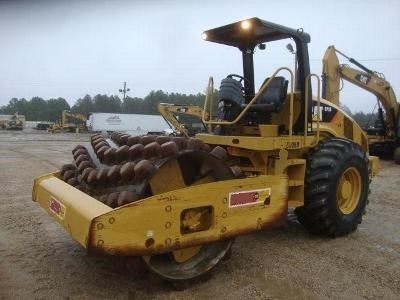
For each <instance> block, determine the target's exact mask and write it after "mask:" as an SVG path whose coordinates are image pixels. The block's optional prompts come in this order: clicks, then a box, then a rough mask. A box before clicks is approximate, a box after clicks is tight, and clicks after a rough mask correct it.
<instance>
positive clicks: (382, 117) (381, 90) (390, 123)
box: [322, 46, 400, 164]
mask: <svg viewBox="0 0 400 300" xmlns="http://www.w3.org/2000/svg"><path fill="white" fill-rule="evenodd" d="M337 54H339V55H341V56H343V57H345V58H346V59H348V60H349V61H350V62H351V63H353V64H354V65H355V66H357V67H358V68H359V69H356V68H352V67H350V66H349V65H346V64H340V63H339V59H338V55H337ZM342 79H345V80H347V81H349V82H351V83H353V84H355V85H357V86H358V87H360V88H362V89H364V90H366V91H368V92H370V93H372V94H374V95H375V96H376V98H377V105H378V119H377V121H376V122H375V124H374V126H371V127H369V128H365V131H366V132H367V135H368V142H369V151H370V153H371V154H373V155H377V156H379V157H384V158H388V157H390V158H392V157H393V159H394V161H395V162H396V163H397V164H400V117H399V111H400V109H399V107H400V104H399V103H398V102H397V99H396V95H395V93H394V91H393V88H392V86H391V84H390V83H389V82H388V81H387V80H386V79H385V77H384V76H383V74H380V73H378V72H375V71H371V70H370V69H368V68H367V67H365V66H363V65H362V64H360V63H359V62H358V61H356V60H355V59H354V58H351V57H348V56H347V55H345V54H343V53H342V52H340V51H339V50H337V49H335V47H334V46H329V47H328V48H327V50H326V52H325V55H324V58H323V89H322V91H323V92H322V96H323V98H325V99H327V100H329V101H331V102H332V103H335V104H336V105H339V96H340V90H341V87H340V85H341V84H340V81H341V80H342Z"/></svg>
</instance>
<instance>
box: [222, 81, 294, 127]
mask: <svg viewBox="0 0 400 300" xmlns="http://www.w3.org/2000/svg"><path fill="white" fill-rule="evenodd" d="M268 80H269V78H267V79H265V81H264V82H263V85H264V84H265V83H266V82H267V81H268ZM288 83H289V82H288V81H287V80H286V79H285V78H284V77H281V76H278V77H274V78H272V80H271V82H270V84H269V86H268V87H267V89H266V90H265V91H264V92H263V93H262V94H261V95H260V96H259V97H258V100H257V102H256V103H254V104H252V105H251V107H250V108H249V110H248V112H247V114H246V115H245V117H244V120H245V122H246V123H253V124H254V123H257V124H260V123H267V122H268V120H269V119H270V116H271V113H273V112H279V110H280V109H281V107H282V104H283V102H284V101H285V99H286V96H287V88H288ZM246 105H247V104H246V103H245V98H244V93H243V87H242V84H241V83H240V82H239V81H237V80H235V79H233V78H230V77H227V78H224V79H223V80H222V81H221V85H220V89H219V97H218V119H220V120H226V121H233V120H234V119H235V118H236V117H237V116H238V115H239V114H240V113H241V111H242V110H243V109H244V108H245V107H246Z"/></svg>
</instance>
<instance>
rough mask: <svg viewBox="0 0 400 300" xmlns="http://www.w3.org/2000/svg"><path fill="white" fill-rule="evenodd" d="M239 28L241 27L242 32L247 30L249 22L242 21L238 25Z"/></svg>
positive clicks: (249, 25)
mask: <svg viewBox="0 0 400 300" xmlns="http://www.w3.org/2000/svg"><path fill="white" fill-rule="evenodd" d="M240 26H241V27H242V29H244V30H248V29H250V27H251V23H250V21H249V20H244V21H242V22H241V23H240Z"/></svg>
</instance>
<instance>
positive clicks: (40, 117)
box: [0, 90, 205, 122]
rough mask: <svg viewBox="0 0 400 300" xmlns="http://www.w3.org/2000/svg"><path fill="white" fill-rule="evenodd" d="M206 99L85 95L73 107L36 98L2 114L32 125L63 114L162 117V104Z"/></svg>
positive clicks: (9, 107) (156, 93)
mask: <svg viewBox="0 0 400 300" xmlns="http://www.w3.org/2000/svg"><path fill="white" fill-rule="evenodd" d="M204 99H205V95H203V94H201V93H198V94H196V95H193V94H190V95H185V94H179V93H165V92H163V91H161V90H157V91H151V92H150V93H149V94H148V95H147V96H146V97H144V99H142V98H137V97H135V98H131V97H129V96H128V97H126V98H125V100H124V101H121V99H120V98H119V97H118V96H115V95H111V96H108V95H100V94H98V95H95V96H94V97H91V96H90V95H85V96H84V97H83V98H79V99H78V100H77V101H76V102H75V104H74V105H73V106H72V107H70V106H69V104H68V102H67V101H66V100H65V99H64V98H57V99H49V100H45V99H43V98H40V97H33V98H32V99H31V100H29V101H27V100H26V99H24V98H22V99H17V98H12V99H11V100H10V102H9V103H8V105H5V106H2V107H0V114H14V113H15V112H18V113H19V114H21V115H25V117H26V119H27V120H28V121H52V122H57V121H59V119H60V118H61V113H62V111H63V110H70V111H71V112H72V113H81V114H88V113H90V112H108V113H128V114H132V113H135V114H158V111H157V105H158V103H161V102H165V103H179V104H192V105H198V106H203V104H204Z"/></svg>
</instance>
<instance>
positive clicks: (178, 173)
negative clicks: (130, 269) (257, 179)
mask: <svg viewBox="0 0 400 300" xmlns="http://www.w3.org/2000/svg"><path fill="white" fill-rule="evenodd" d="M172 174H173V175H172ZM233 176H234V175H233V173H232V171H231V169H230V168H229V167H228V166H227V165H226V164H225V162H224V161H223V160H221V159H220V158H217V157H214V156H212V155H210V154H208V153H204V152H196V151H194V152H187V153H181V154H180V155H179V156H178V157H176V158H172V159H169V160H167V161H165V162H163V163H162V164H161V165H160V166H158V170H157V172H156V173H155V174H153V175H152V177H151V178H149V184H150V186H151V189H150V190H151V191H152V193H154V194H157V193H161V192H162V191H169V190H174V189H177V188H183V187H186V186H192V185H197V184H202V183H206V182H213V181H219V180H224V179H230V178H233ZM165 178H169V180H165ZM204 215H207V212H204ZM197 217H198V218H200V220H201V222H200V223H203V222H207V221H206V219H207V218H203V217H202V213H201V212H199V214H197V213H196V212H195V213H194V214H193V215H192V214H191V212H190V211H189V212H188V219H187V222H188V226H189V227H191V226H194V227H196V226H197V225H196V224H197V223H198V218H197ZM232 243H233V239H227V240H220V241H216V242H212V243H207V244H202V245H198V246H193V247H188V248H182V249H177V250H174V251H171V252H168V253H164V254H160V255H151V256H143V260H144V262H145V264H146V265H147V267H148V268H149V269H150V270H152V271H153V272H155V273H156V274H158V275H159V276H161V277H162V278H164V279H167V280H169V281H181V280H188V279H193V278H196V277H198V276H200V275H202V274H205V273H206V272H208V271H210V270H211V269H212V268H213V267H214V266H216V265H217V264H218V262H219V261H220V260H221V259H222V258H223V257H224V256H225V254H226V253H227V252H228V251H229V250H230V248H231V246H232Z"/></svg>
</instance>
